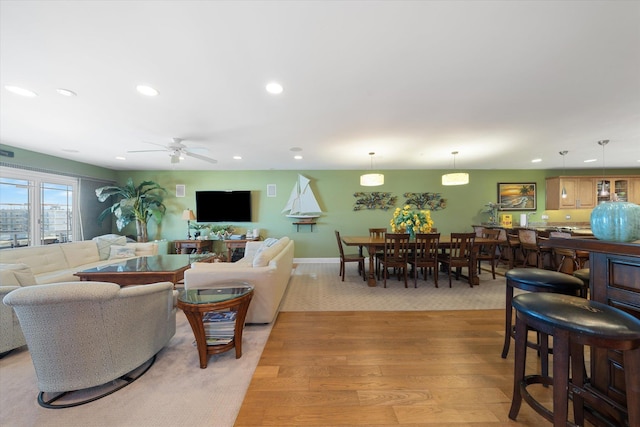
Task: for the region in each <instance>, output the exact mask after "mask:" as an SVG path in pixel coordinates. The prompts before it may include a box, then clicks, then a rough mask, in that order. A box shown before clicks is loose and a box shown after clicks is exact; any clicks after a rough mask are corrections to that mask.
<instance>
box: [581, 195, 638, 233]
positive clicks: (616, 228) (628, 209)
mask: <svg viewBox="0 0 640 427" xmlns="http://www.w3.org/2000/svg"><path fill="white" fill-rule="evenodd" d="M590 222H591V231H592V232H593V235H594V236H596V238H598V239H600V240H610V241H613V242H632V241H634V240H638V239H640V206H638V205H636V204H635V203H629V202H603V203H600V204H599V205H598V206H596V207H595V208H594V209H593V211H591V221H590Z"/></svg>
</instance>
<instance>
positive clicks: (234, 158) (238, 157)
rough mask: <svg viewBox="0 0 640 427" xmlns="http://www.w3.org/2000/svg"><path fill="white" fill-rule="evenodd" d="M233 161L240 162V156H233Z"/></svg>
mask: <svg viewBox="0 0 640 427" xmlns="http://www.w3.org/2000/svg"><path fill="white" fill-rule="evenodd" d="M233 160H242V156H233Z"/></svg>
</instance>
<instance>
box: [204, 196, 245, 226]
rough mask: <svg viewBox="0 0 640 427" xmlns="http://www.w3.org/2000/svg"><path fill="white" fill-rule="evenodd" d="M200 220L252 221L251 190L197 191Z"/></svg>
mask: <svg viewBox="0 0 640 427" xmlns="http://www.w3.org/2000/svg"><path fill="white" fill-rule="evenodd" d="M196 219H197V221H198V222H227V221H233V222H251V191H196Z"/></svg>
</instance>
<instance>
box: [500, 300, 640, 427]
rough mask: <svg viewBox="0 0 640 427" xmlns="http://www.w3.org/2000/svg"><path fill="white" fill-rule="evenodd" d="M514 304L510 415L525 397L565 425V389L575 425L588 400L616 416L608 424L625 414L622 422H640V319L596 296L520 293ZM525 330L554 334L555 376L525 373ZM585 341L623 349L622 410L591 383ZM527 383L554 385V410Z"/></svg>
mask: <svg viewBox="0 0 640 427" xmlns="http://www.w3.org/2000/svg"><path fill="white" fill-rule="evenodd" d="M513 308H514V309H515V310H516V343H515V347H516V349H515V351H516V355H515V364H514V376H513V398H512V400H511V409H510V410H509V418H511V419H512V420H515V419H516V417H517V416H518V412H519V410H520V405H521V403H522V399H524V400H525V401H526V402H527V403H528V404H529V405H530V406H531V407H532V408H533V409H534V410H535V411H536V412H538V413H539V414H540V415H542V416H543V417H545V418H546V419H547V420H549V421H551V422H553V425H554V426H556V427H558V426H563V427H564V426H566V425H567V421H568V401H569V394H572V395H573V409H574V421H575V424H576V425H579V426H582V425H584V415H585V405H584V404H585V402H586V403H587V404H589V410H590V411H595V412H597V416H598V417H599V418H600V419H607V420H609V418H610V417H611V416H613V417H614V419H610V420H609V422H610V423H612V425H625V422H624V418H628V424H626V425H628V426H640V386H639V385H638V376H639V375H640V319H637V318H635V317H633V316H632V315H630V314H628V313H625V312H624V311H622V310H620V309H617V308H615V307H611V306H609V305H606V304H602V303H599V302H596V301H590V300H587V299H584V298H578V297H573V296H569V295H560V294H550V293H526V294H522V295H518V296H516V297H515V298H514V299H513ZM529 330H535V331H540V332H544V333H545V334H547V335H551V336H553V347H554V352H553V377H549V376H548V375H545V374H542V375H529V376H525V364H526V353H527V342H526V335H527V333H528V331H529ZM584 346H591V347H592V348H593V349H594V350H595V349H604V350H617V351H619V352H621V353H622V360H623V364H624V381H625V383H626V401H627V407H626V414H625V408H624V407H623V406H622V405H617V407H615V406H616V405H615V404H614V403H613V402H612V401H611V399H609V398H607V397H606V396H604V395H603V393H601V392H600V391H598V390H597V389H595V388H594V387H592V386H591V384H589V380H588V379H587V378H586V377H585V374H584V372H585V367H584ZM570 362H571V363H570ZM569 365H571V381H569ZM531 384H544V385H551V386H553V411H550V410H549V409H548V408H546V407H544V406H543V405H542V404H541V403H540V402H538V401H537V400H536V399H534V398H533V396H532V395H531V394H530V393H529V392H528V391H527V386H529V385H531ZM618 416H619V417H621V418H618Z"/></svg>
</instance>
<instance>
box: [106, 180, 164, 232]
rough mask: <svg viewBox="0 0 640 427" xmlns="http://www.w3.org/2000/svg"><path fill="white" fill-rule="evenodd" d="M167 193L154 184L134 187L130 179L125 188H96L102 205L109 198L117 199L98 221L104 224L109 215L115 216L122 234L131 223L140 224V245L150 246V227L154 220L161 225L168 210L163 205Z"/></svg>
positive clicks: (138, 228) (137, 230)
mask: <svg viewBox="0 0 640 427" xmlns="http://www.w3.org/2000/svg"><path fill="white" fill-rule="evenodd" d="M166 192H167V190H165V189H164V188H162V187H160V186H159V185H158V184H156V183H155V182H153V181H143V182H141V183H140V185H138V186H136V185H134V184H133V180H132V179H131V178H129V179H128V180H127V183H126V184H125V185H124V186H123V187H118V186H115V185H107V186H105V187H100V188H96V196H97V197H98V201H100V202H104V201H105V200H107V199H108V198H109V197H111V196H114V197H115V198H117V200H116V202H115V203H114V204H112V205H111V207H108V208H107V209H105V210H104V211H102V213H101V214H100V215H99V216H98V221H99V222H102V221H103V220H104V219H105V218H106V217H107V215H109V214H113V215H114V216H115V217H116V227H118V231H122V229H123V228H124V227H126V226H127V225H128V224H129V223H131V222H134V221H135V223H136V232H137V240H138V242H147V241H148V240H149V237H148V234H147V223H148V222H149V220H150V219H153V220H154V221H155V222H156V223H158V224H160V222H161V221H162V218H163V216H164V213H165V212H166V210H167V208H166V207H165V205H164V204H163V203H162V201H163V198H164V194H165V193H166Z"/></svg>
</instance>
